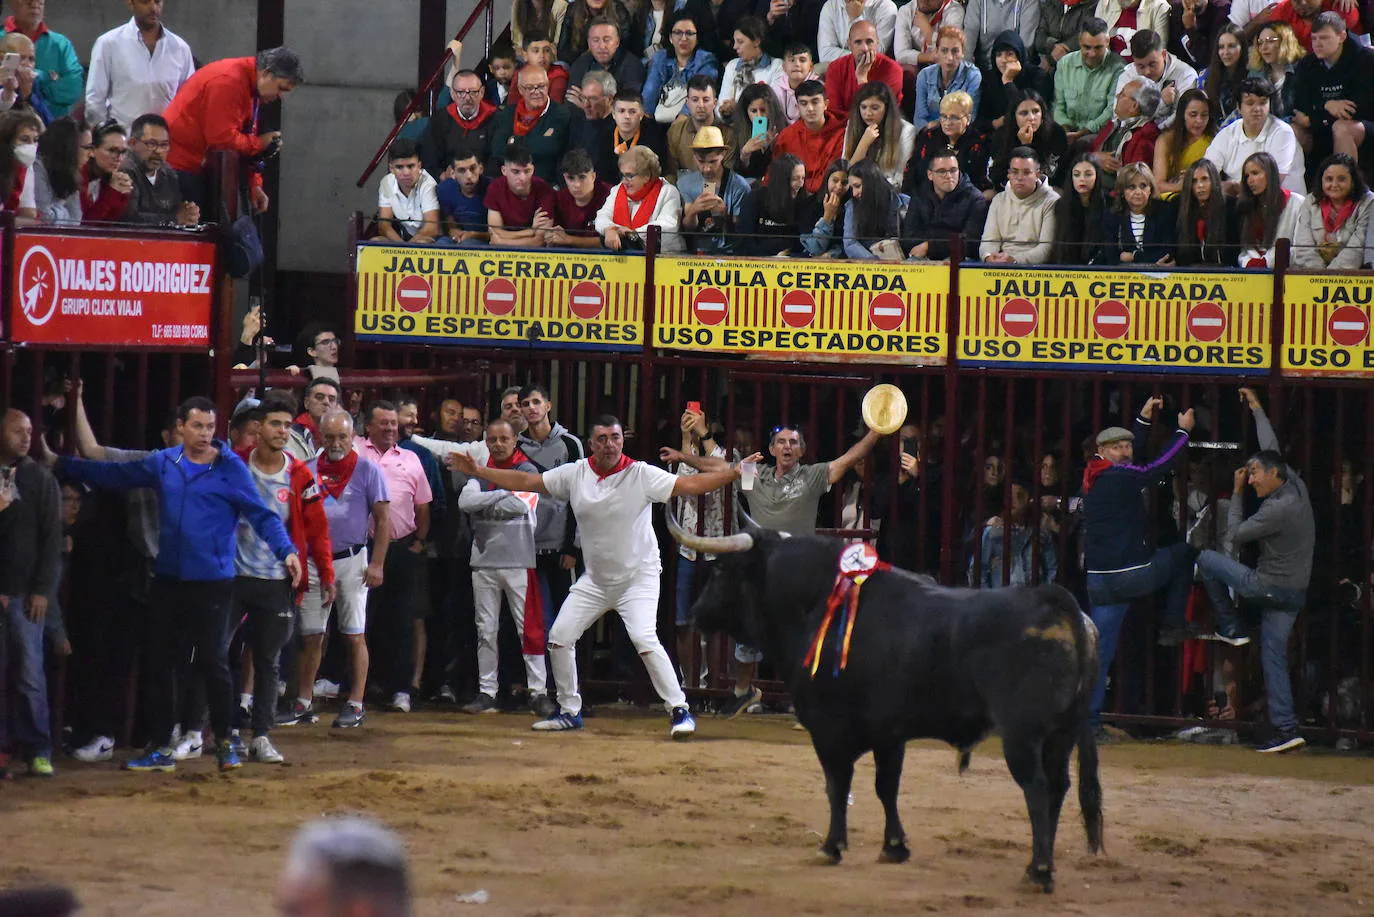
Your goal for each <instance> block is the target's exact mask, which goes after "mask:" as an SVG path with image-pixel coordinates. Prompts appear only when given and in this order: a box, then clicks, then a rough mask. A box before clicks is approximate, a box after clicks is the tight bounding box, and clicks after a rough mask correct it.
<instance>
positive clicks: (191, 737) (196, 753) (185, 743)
mask: <svg viewBox="0 0 1374 917" xmlns="http://www.w3.org/2000/svg"><path fill="white" fill-rule="evenodd" d="M204 750H205V745H204V744H203V743H202V741H201V737H200V731H199V730H197V729H193V730H191V731H190V732H188V733H186V734H185V735H184V736H182V737H181V741H180V742H178V743H177V744H176V747H175V748H173V749H172V759H173V760H175V761H189V760H191V759H192V758H199V757H200V756H201V753H202V752H204Z"/></svg>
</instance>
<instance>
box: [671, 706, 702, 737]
mask: <svg viewBox="0 0 1374 917" xmlns="http://www.w3.org/2000/svg"><path fill="white" fill-rule="evenodd" d="M672 720H673V724H672V726H670V727H669V728H668V735H670V736H672V737H673V738H675V739H685V738H688V737H689V736H691V735H692V734H693V733H694V732H696V731H697V721H696V719H695V718H693V716H692V711H691V710H688V709H687V708H686V707H674V708H673V715H672Z"/></svg>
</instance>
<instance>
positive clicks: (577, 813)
mask: <svg viewBox="0 0 1374 917" xmlns="http://www.w3.org/2000/svg"><path fill="white" fill-rule="evenodd" d="M327 722H328V721H327V720H326V723H327ZM587 722H588V728H587V730H586V731H585V732H583V733H580V734H564V735H540V734H536V733H533V732H531V731H529V728H528V726H529V723H530V718H529V717H527V716H516V715H496V716H483V717H464V716H461V715H458V714H442V715H439V714H429V713H417V714H411V715H409V716H400V715H395V714H393V715H386V714H374V715H373V716H372V718H371V719H370V721H369V722H368V724H367V725H366V726H365V727H364V728H363V729H361V730H359V731H356V732H351V733H344V734H340V733H339V732H337V731H331V730H330V729H329V728H328V727H327V725H321V726H316V727H313V728H309V729H301V728H293V729H283V730H279V731H278V732H277V733H276V734H275V736H274V738H277V739H278V745H279V747H280V748H281V750H282V751H283V753H284V754H285V755H286V756H287V759H288V761H289V762H290V764H289V765H287V766H285V767H268V766H263V765H251V764H249V765H245V767H244V768H243V770H241V771H239V772H238V773H237V774H235V775H232V776H220V775H218V774H216V773H215V772H214V769H213V761H212V760H211V759H209V758H205V759H202V760H200V761H195V762H190V763H189V764H187V765H184V766H183V767H182V768H181V770H180V772H179V773H177V774H175V775H138V774H125V773H120V772H119V771H118V770H117V769H116V767H115V765H113V764H104V765H80V764H77V763H76V762H72V761H70V760H62V761H59V762H58V764H59V767H60V769H61V773H60V776H59V777H58V779H56V780H53V781H42V782H40V781H35V780H30V779H25V778H17V779H16V780H15V781H14V782H12V783H10V784H8V785H4V784H0V833H3V837H4V840H3V843H0V886H12V885H16V884H31V883H39V882H46V881H59V882H65V883H68V884H70V885H72V886H74V887H75V888H76V889H77V890H78V892H79V893H80V896H81V898H82V899H83V900H84V902H85V903H86V905H87V906H86V909H85V911H84V913H86V914H92V915H106V914H109V915H116V914H117V915H127V914H134V913H137V914H139V915H140V917H158V915H164V914H165V915H177V917H183V915H185V914H187V913H194V912H197V911H199V912H201V913H220V914H228V913H234V914H244V915H263V914H268V913H271V912H272V906H273V905H272V889H273V884H274V882H275V878H276V874H277V871H278V869H279V867H280V864H281V859H282V854H283V849H284V847H285V845H286V844H287V843H288V841H289V840H290V838H291V835H292V833H293V830H294V829H295V827H296V826H297V825H298V824H299V823H300V822H301V821H302V820H303V819H306V818H309V817H312V816H315V815H318V814H320V813H325V812H340V811H363V812H369V813H372V814H374V815H376V816H378V817H380V818H382V819H384V820H385V821H387V822H388V823H389V824H391V825H392V826H393V827H395V828H396V829H398V830H399V831H400V832H401V833H402V834H403V835H404V837H405V839H406V841H407V843H408V845H409V847H410V850H411V853H412V863H413V865H414V869H415V874H416V877H417V878H416V884H417V888H418V895H419V899H420V900H419V904H418V909H417V913H418V914H419V915H437V914H472V915H474V917H481V915H490V917H495V915H536V914H542V915H554V914H558V915H606V914H644V915H666V914H691V915H693V917H700V915H708V914H731V915H740V914H745V913H748V914H751V915H752V917H764V915H774V914H777V915H792V914H838V913H848V914H893V915H896V914H902V915H910V914H912V913H935V914H945V913H968V914H974V913H978V914H1002V913H1013V912H1015V913H1018V914H1026V913H1031V914H1091V915H1094V917H1098V915H1104V914H1109V915H1114V917H1115V915H1131V914H1141V915H1146V914H1148V915H1160V914H1176V915H1189V917H1192V915H1258V914H1285V915H1286V914H1322V915H1327V914H1332V915H1339V914H1360V915H1368V914H1371V913H1374V877H1371V875H1370V865H1369V864H1370V863H1374V788H1372V786H1371V785H1372V784H1374V760H1371V759H1369V758H1366V757H1350V756H1337V755H1334V754H1323V753H1321V752H1319V751H1308V752H1303V753H1300V754H1296V755H1289V756H1286V757H1266V756H1262V755H1258V754H1256V753H1254V752H1252V751H1249V750H1246V749H1243V748H1217V747H1185V746H1177V745H1162V744H1155V743H1150V744H1146V743H1133V744H1128V745H1118V746H1111V747H1108V748H1105V749H1103V752H1102V758H1103V769H1102V783H1103V789H1104V793H1105V796H1106V822H1107V835H1106V836H1107V851H1108V853H1107V855H1105V856H1101V857H1092V856H1089V855H1088V854H1087V853H1086V847H1085V844H1084V839H1083V831H1082V827H1081V824H1080V822H1079V820H1078V807H1077V802H1076V798H1075V796H1074V794H1073V793H1072V792H1071V794H1070V800H1069V802H1067V803H1066V805H1065V809H1064V821H1063V823H1062V825H1061V828H1060V832H1059V845H1058V891H1057V892H1056V894H1055V895H1054V896H1053V897H1045V896H1042V895H1038V894H1035V893H1032V892H1030V891H1028V890H1026V888H1025V887H1024V886H1022V885H1021V884H1020V883H1019V878H1020V875H1021V871H1022V869H1023V868H1024V867H1025V864H1026V862H1027V861H1028V859H1029V856H1030V854H1029V843H1030V829H1029V826H1028V824H1027V821H1026V815H1025V808H1024V805H1023V803H1022V797H1021V794H1020V791H1019V790H1018V789H1017V787H1016V785H1015V784H1014V783H1013V782H1012V780H1011V778H1010V776H1009V775H1008V774H1007V771H1006V768H1005V766H1004V765H1003V763H1002V760H1001V757H1000V750H999V748H998V746H997V744H996V743H995V742H989V743H986V744H985V745H984V746H982V748H980V749H979V751H978V752H977V753H975V755H974V759H973V766H972V768H971V769H970V771H969V772H968V773H967V774H965V775H964V776H963V777H959V776H958V775H957V774H956V768H955V757H954V753H953V752H952V751H951V750H949V749H947V748H945V747H944V746H942V745H938V744H935V743H914V744H912V746H911V747H910V750H909V751H908V754H907V763H906V773H905V780H904V781H903V787H902V789H903V792H902V813H903V820H904V821H905V824H906V828H907V831H908V833H909V835H910V843H911V848H912V853H913V857H912V861H911V862H910V863H908V864H905V865H899V866H893V865H879V864H878V863H877V861H876V859H877V852H878V846H879V843H880V840H881V828H882V819H881V809H880V808H879V806H878V802H877V800H876V798H875V797H874V796H873V795H872V791H871V787H872V777H873V769H872V765H871V763H870V762H869V760H868V759H864V760H863V761H861V762H860V765H859V772H858V774H857V775H856V778H855V803H854V805H853V807H852V808H851V809H850V819H851V821H850V845H851V847H850V851H849V854H848V856H847V858H846V860H845V862H844V864H843V865H841V866H839V867H835V868H832V867H828V866H822V865H819V864H818V859H817V858H816V856H815V854H814V851H815V848H816V846H817V844H818V843H819V840H820V832H821V831H823V830H824V827H825V819H826V811H825V802H824V798H823V789H822V788H823V781H822V777H821V771H820V766H819V765H818V764H817V762H816V758H815V756H814V755H813V753H812V751H811V748H810V744H809V742H808V741H807V738H806V736H805V734H803V733H801V732H796V731H794V730H792V729H791V728H790V720H788V719H786V718H782V717H747V718H742V719H740V720H735V721H725V720H718V719H714V718H711V717H705V718H703V719H702V720H701V723H700V732H699V734H698V736H697V738H696V740H694V741H691V742H685V743H673V742H670V741H668V740H667V739H666V737H665V736H666V732H667V730H666V725H667V721H666V717H662V716H657V715H654V716H650V715H647V714H644V713H640V712H623V713H622V712H618V711H610V710H603V713H602V715H600V716H598V717H596V718H595V719H590V720H588V721H587ZM476 889H485V890H487V892H488V893H489V895H490V901H489V903H487V904H482V905H467V904H459V903H456V902H455V897H456V896H458V895H460V894H464V893H470V892H473V891H475V890H476ZM207 908H208V909H209V910H206V909H207Z"/></svg>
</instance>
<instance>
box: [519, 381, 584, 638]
mask: <svg viewBox="0 0 1374 917" xmlns="http://www.w3.org/2000/svg"><path fill="white" fill-rule="evenodd" d="M520 413H521V416H523V417H524V419H525V424H526V426H525V431H524V432H523V433H521V434H520V439H519V443H520V451H521V452H523V453H524V454H525V455H526V457H528V458H529V460H530V461H531V462H532V463H534V466H535V467H536V468H537V469H538V470H539V471H540V473H543V472H545V471H551V470H553V469H554V468H557V467H558V466H559V465H567V464H569V463H571V462H576V461H579V460H580V459H583V458H585V457H586V455H587V453H586V450H585V449H583V448H582V440H580V439H578V438H577V437H576V436H574V435H573V434H571V433H569V432H568V430H567V428H566V427H564V426H563V425H562V424H561V423H559V422H558V421H556V420H554V419H553V417H552V414H553V400H552V399H551V398H550V397H549V390H548V388H547V387H545V386H544V385H542V384H538V383H536V384H531V385H527V386H525V387H524V388H522V389H521V390H520ZM537 516H538V521H537V522H536V523H535V533H534V546H535V549H536V563H535V566H536V568H537V569H538V571H539V585H540V589H541V591H542V593H543V596H542V598H543V599H544V600H545V601H544V603H543V607H544V608H547V609H549V611H550V613H551V614H557V613H558V609H560V608H562V607H563V602H564V600H565V599H567V597H568V590H569V589H571V588H572V582H573V576H574V574H575V572H576V570H577V562H578V560H579V559H580V558H579V552H578V550H577V548H576V547H575V541H576V535H577V520H576V519H574V518H573V514H572V508H571V507H570V506H569V505H568V503H567V502H566V501H564V500H559V499H556V498H554V497H550V496H545V497H542V498H540V501H539V507H538V510H537Z"/></svg>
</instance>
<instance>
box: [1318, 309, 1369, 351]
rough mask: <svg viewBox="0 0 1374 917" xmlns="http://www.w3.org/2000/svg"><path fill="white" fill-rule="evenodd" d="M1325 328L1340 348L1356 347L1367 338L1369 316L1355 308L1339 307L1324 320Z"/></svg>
mask: <svg viewBox="0 0 1374 917" xmlns="http://www.w3.org/2000/svg"><path fill="white" fill-rule="evenodd" d="M1326 328H1327V330H1328V331H1329V332H1331V340H1333V341H1335V342H1336V343H1337V344H1340V345H1341V346H1342V347H1358V346H1360V345H1361V344H1363V343H1364V342H1365V340H1366V339H1367V338H1368V337H1369V316H1367V315H1365V314H1364V310H1363V309H1359V308H1356V307H1355V306H1341V307H1339V308H1338V309H1336V310H1335V311H1333V312H1332V313H1331V317H1330V318H1328V319H1327V320H1326Z"/></svg>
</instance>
